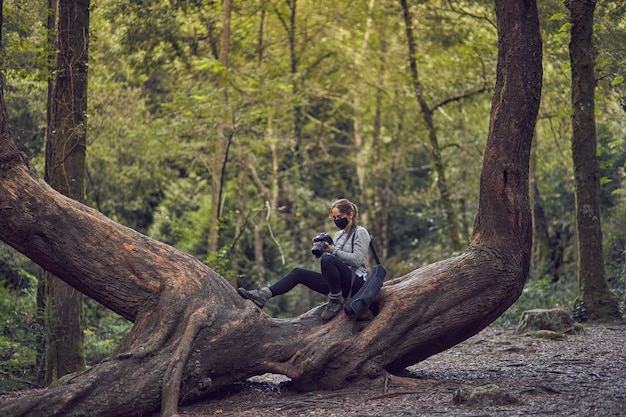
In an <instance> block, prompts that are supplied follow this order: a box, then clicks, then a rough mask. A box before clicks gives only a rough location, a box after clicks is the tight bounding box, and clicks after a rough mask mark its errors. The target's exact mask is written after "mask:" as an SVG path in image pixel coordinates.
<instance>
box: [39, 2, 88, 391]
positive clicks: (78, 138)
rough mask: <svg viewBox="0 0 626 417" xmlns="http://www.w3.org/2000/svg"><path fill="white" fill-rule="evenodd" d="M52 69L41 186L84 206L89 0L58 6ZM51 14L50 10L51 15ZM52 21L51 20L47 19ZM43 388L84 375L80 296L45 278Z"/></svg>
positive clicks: (75, 291) (68, 287)
mask: <svg viewBox="0 0 626 417" xmlns="http://www.w3.org/2000/svg"><path fill="white" fill-rule="evenodd" d="M56 6H57V12H56V13H54V12H52V16H53V17H54V16H58V19H56V25H57V28H56V30H55V31H54V33H56V49H57V54H56V63H55V65H54V78H53V79H51V80H50V82H51V83H53V85H52V87H51V88H49V92H51V93H52V97H51V98H49V100H48V107H49V108H48V135H47V142H46V180H47V181H48V183H49V184H50V185H51V186H52V187H53V188H54V189H55V190H57V191H59V192H61V193H62V194H64V195H66V196H68V197H70V198H73V199H74V200H76V201H80V202H83V201H84V197H85V153H86V148H87V120H86V115H87V63H88V62H87V57H88V46H89V0H80V1H74V0H59V2H58V3H57V5H56ZM53 10H54V9H53ZM52 20H54V19H52ZM45 303H46V331H47V344H46V383H47V384H50V383H52V382H55V381H57V380H58V379H59V378H60V377H62V376H64V375H67V374H69V373H72V372H76V371H81V370H83V369H85V365H86V363H85V351H84V346H83V327H84V326H83V295H82V294H81V293H80V292H79V291H77V290H76V289H74V288H72V287H71V286H70V285H68V284H67V283H65V282H63V281H62V280H60V279H58V278H56V277H55V276H54V275H52V274H51V273H49V272H46V278H45Z"/></svg>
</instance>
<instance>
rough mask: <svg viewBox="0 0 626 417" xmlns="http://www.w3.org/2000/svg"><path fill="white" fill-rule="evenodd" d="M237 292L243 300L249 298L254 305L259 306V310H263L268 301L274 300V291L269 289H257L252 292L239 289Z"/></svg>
mask: <svg viewBox="0 0 626 417" xmlns="http://www.w3.org/2000/svg"><path fill="white" fill-rule="evenodd" d="M237 292H238V293H239V295H241V296H242V297H243V298H247V299H248V300H251V301H253V302H254V304H256V305H257V306H259V308H263V306H264V305H265V303H266V302H267V300H269V299H270V298H272V291H271V290H270V289H269V288H267V287H264V288H257V289H256V290H250V291H248V290H246V289H245V288H237Z"/></svg>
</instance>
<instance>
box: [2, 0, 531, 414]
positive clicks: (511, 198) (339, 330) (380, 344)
mask: <svg viewBox="0 0 626 417" xmlns="http://www.w3.org/2000/svg"><path fill="white" fill-rule="evenodd" d="M495 3H496V13H497V18H498V32H499V45H498V50H499V52H498V67H497V82H496V86H495V91H494V95H493V100H492V110H491V116H490V128H489V134H488V138H487V147H486V150H485V156H484V161H483V170H482V176H481V181H480V187H481V190H480V191H481V194H480V202H479V208H478V213H477V216H476V220H475V227H474V234H473V236H472V239H471V241H470V243H469V245H468V247H467V249H466V250H465V251H464V252H463V253H462V254H461V255H459V256H455V257H453V258H450V259H447V260H444V261H441V262H437V263H435V264H432V265H429V266H427V267H424V268H420V269H417V270H415V271H413V272H411V273H408V274H406V275H404V276H402V277H398V278H395V279H392V280H390V281H388V282H386V283H385V285H384V287H383V288H382V290H381V291H380V294H379V296H378V298H377V300H376V302H375V303H374V304H373V306H372V310H373V313H374V317H373V318H372V319H370V320H366V321H355V320H353V319H351V318H349V317H347V316H345V315H340V316H338V317H337V318H336V319H334V320H332V321H330V322H328V323H325V322H322V321H321V320H320V318H319V308H315V309H313V310H311V311H309V312H307V313H305V314H303V315H301V316H299V317H295V318H292V319H286V320H277V319H273V318H270V317H268V316H267V315H265V314H263V312H262V311H261V310H259V309H257V308H256V307H255V306H254V305H253V304H252V303H250V302H248V301H246V300H244V299H242V298H241V297H239V296H238V295H237V293H236V292H235V290H234V289H233V288H232V286H230V285H229V284H228V282H227V280H226V279H224V278H223V277H221V276H219V275H218V274H217V273H216V272H215V271H213V270H212V269H210V268H209V267H207V266H206V265H204V264H203V263H202V262H200V261H198V260H197V259H196V258H194V257H192V256H189V255H187V254H184V253H182V252H179V251H177V250H175V249H173V248H171V247H170V246H167V245H165V244H162V243H160V242H158V241H155V240H153V239H150V238H148V237H146V236H144V235H142V234H140V233H137V232H135V231H134V230H132V229H129V228H126V227H123V226H121V225H119V224H117V223H115V222H113V221H111V220H109V219H108V218H106V217H105V216H103V215H101V214H100V213H98V212H97V211H95V210H93V209H90V208H88V207H85V206H84V205H82V204H80V203H78V202H76V201H74V200H72V199H70V198H68V197H65V196H63V195H62V194H60V193H58V192H56V191H54V190H53V189H52V188H50V187H49V186H48V185H47V184H46V183H45V182H44V181H42V180H41V179H40V178H39V177H38V176H37V175H36V174H35V172H34V170H33V169H32V167H31V165H30V164H29V162H28V161H27V160H26V158H25V156H24V155H23V154H22V153H20V152H19V151H18V149H17V148H16V146H15V144H14V142H13V140H12V139H11V129H10V126H9V123H8V120H7V115H6V108H5V106H4V99H3V97H0V98H2V100H0V238H1V239H2V240H3V241H5V242H7V243H8V244H10V245H11V246H13V247H14V248H16V249H17V250H19V251H20V252H22V253H24V254H26V255H27V256H29V257H30V258H31V259H33V260H34V261H35V262H37V263H39V264H40V265H41V266H42V267H44V268H46V269H47V270H49V271H51V272H53V273H54V274H55V275H57V276H58V277H60V278H61V279H63V280H64V281H65V282H67V283H68V284H69V285H71V286H72V287H74V288H76V289H77V290H79V291H81V292H83V293H84V294H86V295H87V296H89V297H92V298H93V299H95V300H96V301H98V302H100V303H101V304H103V305H104V306H106V307H108V308H109V309H111V310H113V311H116V312H117V313H119V314H120V315H122V316H123V317H125V318H127V319H129V320H131V321H133V322H134V326H133V328H132V330H131V331H130V333H129V334H128V335H127V337H126V338H125V339H124V340H123V341H122V343H121V344H120V346H119V348H118V351H117V353H116V354H115V355H114V356H113V357H112V358H110V359H109V360H107V361H104V362H102V363H100V364H98V365H96V366H94V367H92V368H90V369H89V370H87V371H85V372H82V373H77V374H74V375H72V376H71V377H68V378H65V379H64V380H63V381H62V382H59V383H58V384H56V385H55V386H53V387H50V388H49V389H47V390H44V391H40V392H38V393H36V394H34V395H32V396H30V397H26V398H21V399H20V400H18V401H15V402H11V403H6V404H3V405H1V406H0V414H1V415H11V416H25V415H29V416H39V415H42V416H43V415H45V416H50V415H57V416H61V415H100V416H120V415H131V414H132V415H137V414H147V413H149V412H152V411H155V410H157V409H159V408H161V413H162V415H164V416H172V415H177V411H176V410H177V406H178V403H179V401H180V400H181V398H185V400H194V399H198V398H206V397H208V396H209V395H210V393H212V392H214V391H215V390H217V389H219V388H221V387H224V386H226V385H229V384H232V383H233V382H235V381H240V380H242V379H245V378H247V377H250V376H253V375H258V374H262V373H265V372H275V373H281V374H284V375H287V376H288V377H290V378H292V379H293V381H294V383H295V386H296V387H298V388H300V389H303V390H312V389H317V388H326V389H330V388H338V387H342V386H345V385H347V384H352V383H354V382H355V381H359V380H370V379H375V378H381V377H385V376H386V375H387V374H388V373H392V374H395V373H399V372H401V371H402V370H403V369H404V368H405V367H407V366H409V365H412V364H415V363H417V362H419V361H421V360H424V359H426V358H428V357H429V356H432V355H434V354H436V353H438V352H441V351H443V350H446V349H448V348H450V347H451V346H454V345H455V344H457V343H459V342H461V341H463V340H465V339H467V338H469V337H470V336H472V335H474V334H476V333H477V332H479V331H480V330H481V329H483V328H484V327H486V326H487V325H489V324H490V323H491V322H493V321H494V320H495V319H496V318H497V317H498V316H499V315H500V314H502V313H503V312H504V311H505V310H506V309H507V308H508V307H509V306H510V305H511V304H512V303H513V302H514V301H515V300H516V299H517V298H518V297H519V295H520V293H521V291H522V288H523V286H524V283H525V280H526V277H527V274H528V270H529V264H530V249H531V216H530V207H529V199H528V164H529V156H530V145H531V141H532V136H533V129H534V126H535V120H536V116H537V111H538V107H539V101H540V96H541V79H542V69H541V39H540V35H539V23H538V16H537V10H536V4H535V2H534V1H532V0H531V1H521V2H519V1H515V0H496V2H495ZM347 352H349V354H347Z"/></svg>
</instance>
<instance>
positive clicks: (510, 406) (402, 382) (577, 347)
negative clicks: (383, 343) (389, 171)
mask: <svg viewBox="0 0 626 417" xmlns="http://www.w3.org/2000/svg"><path fill="white" fill-rule="evenodd" d="M584 328H585V334H580V335H566V336H564V337H563V338H561V339H557V340H548V339H544V338H538V337H536V336H529V335H517V334H515V331H514V330H515V329H509V328H500V327H488V328H486V329H484V330H483V331H482V332H480V333H479V334H477V335H475V336H474V337H472V338H470V339H468V340H466V341H465V342H463V343H461V344H459V345H457V346H454V347H453V348H451V349H449V350H447V351H445V352H442V353H439V354H437V355H435V356H433V357H431V358H429V359H427V360H425V361H423V362H420V363H419V364H417V365H415V366H412V367H410V368H409V369H408V370H409V371H410V376H411V377H410V378H395V377H390V378H389V379H388V380H386V381H384V382H385V383H383V382H382V381H381V382H378V384H372V386H365V385H355V386H353V387H349V388H345V389H342V390H337V391H316V392H310V393H298V392H295V391H294V390H292V389H290V387H289V381H288V380H287V381H285V378H284V377H282V376H278V375H263V376H260V377H255V378H253V379H252V380H249V381H247V382H245V383H242V384H238V385H237V386H235V387H232V388H231V389H229V390H226V391H224V392H223V393H221V394H220V395H219V396H218V397H216V398H213V399H211V400H210V401H206V402H201V403H197V404H194V405H189V406H185V407H182V408H180V414H181V416H185V417H208V416H220V417H227V416H228V417H230V416H260V417H264V416H272V417H297V416H320V417H321V416H324V417H333V416H336V417H373V416H380V417H383V416H384V417H400V416H403V417H404V416H446V417H448V416H473V417H479V416H480V417H488V416H493V417H508V416H585V417H604V416H626V324H625V323H610V324H586V325H584ZM472 388H480V390H479V391H481V390H482V391H484V393H483V394H482V395H478V396H476V397H474V399H473V400H468V398H469V396H468V393H469V392H470V390H471V389H472ZM476 399H480V400H476Z"/></svg>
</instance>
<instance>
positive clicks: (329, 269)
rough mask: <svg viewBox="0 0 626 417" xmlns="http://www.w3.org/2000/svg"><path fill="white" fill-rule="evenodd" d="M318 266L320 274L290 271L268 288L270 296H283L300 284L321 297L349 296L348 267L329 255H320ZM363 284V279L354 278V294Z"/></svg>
mask: <svg viewBox="0 0 626 417" xmlns="http://www.w3.org/2000/svg"><path fill="white" fill-rule="evenodd" d="M320 265H321V269H322V272H321V273H319V272H315V271H311V270H308V269H303V268H294V269H292V270H291V272H289V273H288V274H287V275H285V276H284V277H282V278H281V279H279V280H278V281H277V282H276V283H274V284H273V285H272V286H270V290H271V291H272V294H273V295H281V294H285V293H286V292H288V291H290V290H292V289H293V287H295V286H296V285H298V284H302V285H305V286H307V287H309V288H310V289H312V290H313V291H315V292H318V293H320V294H323V295H326V294H328V293H330V292H332V293H338V292H339V291H341V293H342V294H343V296H344V298H345V297H347V296H348V295H349V294H350V286H351V284H352V270H351V269H350V268H349V267H348V265H346V264H345V263H343V262H342V261H341V260H340V259H339V258H337V257H336V256H334V255H330V254H324V255H322V257H321V258H320ZM363 283H364V281H363V278H361V277H358V276H357V277H355V279H354V289H353V292H354V293H356V292H357V291H358V290H359V288H361V287H362V286H363Z"/></svg>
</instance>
